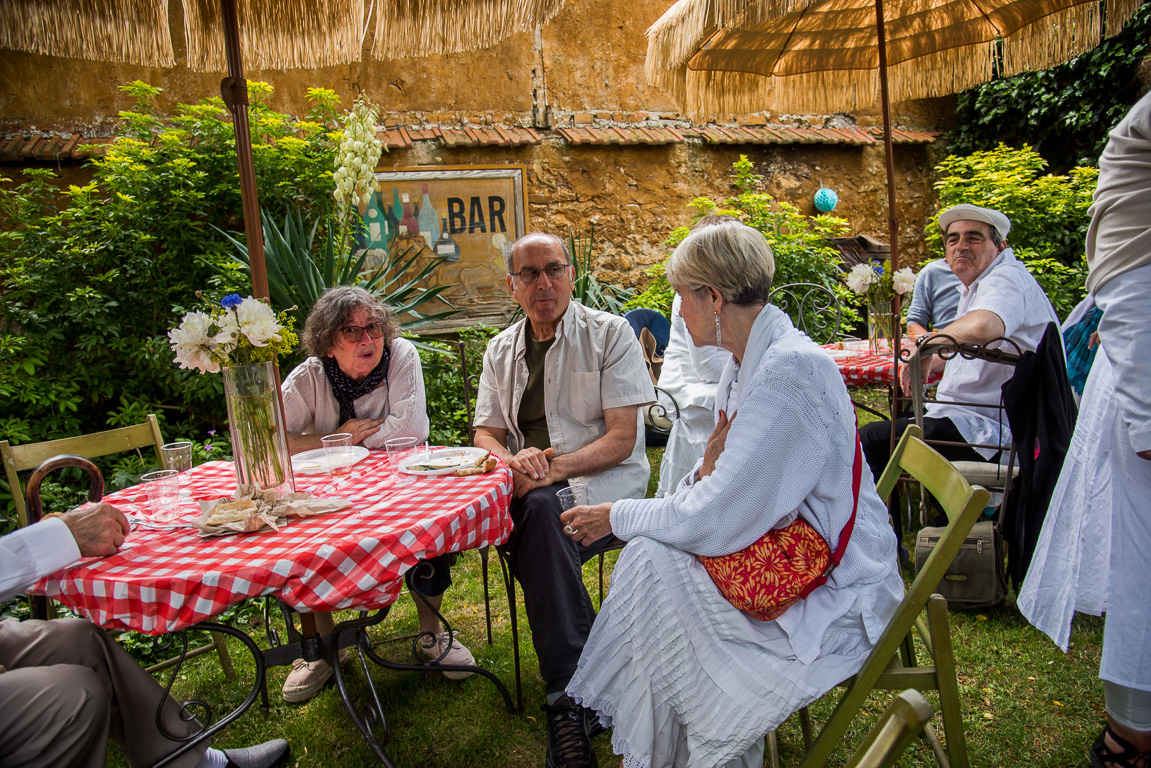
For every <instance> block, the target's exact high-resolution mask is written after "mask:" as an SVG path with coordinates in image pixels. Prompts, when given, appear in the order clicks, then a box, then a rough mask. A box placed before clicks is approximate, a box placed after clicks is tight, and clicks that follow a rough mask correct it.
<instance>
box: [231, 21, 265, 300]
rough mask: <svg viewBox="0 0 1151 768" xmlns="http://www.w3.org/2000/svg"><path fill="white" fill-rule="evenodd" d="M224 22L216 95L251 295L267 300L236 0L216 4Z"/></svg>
mask: <svg viewBox="0 0 1151 768" xmlns="http://www.w3.org/2000/svg"><path fill="white" fill-rule="evenodd" d="M220 9H221V13H220V17H221V19H222V20H223V22H224V50H225V51H226V53H227V57H228V76H227V77H226V78H224V80H222V81H221V82H220V95H221V96H223V98H224V103H225V104H226V105H227V106H228V111H229V112H231V113H232V129H233V131H234V132H235V135H236V164H237V165H238V166H239V171H240V199H241V201H242V202H243V216H244V233H245V234H246V235H247V241H248V265H249V267H250V269H251V271H252V295H253V296H255V297H256V298H257V299H266V298H269V294H268V271H267V269H266V267H265V266H264V233H263V230H262V229H261V224H260V197H259V194H258V193H257V192H256V170H255V165H254V164H253V162H252V134H251V131H250V129H249V127H248V83H247V81H246V80H244V64H243V59H242V56H241V53H240V25H239V21H238V17H237V14H236V0H220Z"/></svg>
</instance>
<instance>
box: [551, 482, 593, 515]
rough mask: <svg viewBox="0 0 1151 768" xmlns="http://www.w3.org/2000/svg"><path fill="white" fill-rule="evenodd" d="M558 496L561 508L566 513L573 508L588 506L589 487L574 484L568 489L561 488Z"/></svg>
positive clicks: (557, 493)
mask: <svg viewBox="0 0 1151 768" xmlns="http://www.w3.org/2000/svg"><path fill="white" fill-rule="evenodd" d="M556 496H559V499H560V506H561V507H563V508H564V511H565V512H566V511H567V510H569V509H571V508H572V507H582V506H587V503H588V495H587V486H586V485H584V484H583V483H572V484H571V485H569V486H568V487H567V488H561V489H559V490H558V491H556Z"/></svg>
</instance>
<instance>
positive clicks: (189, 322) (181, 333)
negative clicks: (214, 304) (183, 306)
mask: <svg viewBox="0 0 1151 768" xmlns="http://www.w3.org/2000/svg"><path fill="white" fill-rule="evenodd" d="M212 323H213V320H212V317H211V315H207V314H204V313H203V312H198V311H197V312H189V313H188V314H186V315H184V321H183V322H182V323H181V324H180V326H179V327H178V328H173V329H172V330H171V331H169V332H168V340H169V342H170V343H171V345H172V351H173V352H175V356H176V362H177V363H179V364H180V367H181V368H188V369H196V370H199V371H201V372H203V373H215V372H216V371H218V370H220V366H218V365H217V364H216V363H214V362H212V356H211V355H212V352H213V351H215V349H216V348H217V346H219V342H218V339H219V335H215V336H213V335H211V327H212Z"/></svg>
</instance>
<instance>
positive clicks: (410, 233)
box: [400, 192, 420, 237]
mask: <svg viewBox="0 0 1151 768" xmlns="http://www.w3.org/2000/svg"><path fill="white" fill-rule="evenodd" d="M400 200H401V201H402V203H401V204H402V205H403V207H404V217H403V218H402V219H400V234H401V235H406V236H407V237H415V236H416V235H417V234H418V233H419V231H420V223H419V222H418V221H416V217H415V216H414V215H412V201H411V199H410V198H409V197H408V193H407V192H405V193H404V194H402V195H400Z"/></svg>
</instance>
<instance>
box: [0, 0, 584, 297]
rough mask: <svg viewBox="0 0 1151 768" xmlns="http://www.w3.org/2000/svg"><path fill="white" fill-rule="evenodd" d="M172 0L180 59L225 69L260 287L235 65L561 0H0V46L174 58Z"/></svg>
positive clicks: (436, 47)
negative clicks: (178, 19)
mask: <svg viewBox="0 0 1151 768" xmlns="http://www.w3.org/2000/svg"><path fill="white" fill-rule="evenodd" d="M169 2H181V3H182V5H183V9H184V35H185V38H186V42H187V49H188V66H189V67H190V68H192V69H194V70H197V71H201V72H210V71H227V73H228V77H227V78H225V79H224V81H223V82H222V83H221V85H220V90H221V92H222V94H223V97H224V101H225V102H226V103H227V105H228V109H229V111H230V112H231V114H232V119H233V128H234V130H235V134H236V155H237V160H238V164H239V171H240V192H241V196H242V198H243V204H244V207H243V215H244V229H245V232H246V234H247V242H248V252H249V257H250V259H251V261H250V263H251V267H252V289H253V292H254V294H255V295H256V296H257V297H261V298H263V297H266V296H267V295H268V278H267V273H266V271H265V269H264V245H263V234H262V232H261V230H260V204H259V198H258V195H257V193H256V178H255V172H254V170H253V168H252V145H251V136H250V135H249V132H248V89H247V83H246V81H245V80H244V68H243V62H244V61H245V60H246V61H247V62H249V64H251V65H253V66H255V67H257V68H258V69H261V70H265V69H294V68H313V67H326V66H333V65H340V64H349V63H352V62H355V61H358V60H359V59H360V52H361V50H362V47H363V40H364V35H365V33H366V31H367V29H368V27H369V25H370V23H371V16H372V15H373V13H374V16H375V42H374V44H373V48H372V53H373V55H374V56H375V57H376V58H379V59H384V58H403V57H407V56H428V55H433V54H441V53H454V52H458V51H464V50H472V49H476V48H483V47H486V46H490V45H493V44H495V43H497V42H498V41H500V40H501V39H503V38H505V37H507V36H508V35H511V34H514V33H516V32H521V31H527V30H530V29H532V28H534V27H535V26H536V25H538V24H544V23H546V22H548V21H549V20H550V19H551V18H552V17H553V16H555V14H556V13H558V12H559V10H560V8H561V7H562V6H563V0H372V2H371V3H367V4H366V3H365V0H0V48H10V49H13V50H17V51H24V52H27V53H38V54H44V55H48V56H65V57H71V58H80V59H94V60H98V61H122V62H127V63H131V64H140V65H143V66H151V67H171V66H174V65H175V63H176V61H175V56H174V54H173V49H172V40H171V35H170V32H169V27H168V5H169Z"/></svg>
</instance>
